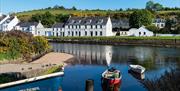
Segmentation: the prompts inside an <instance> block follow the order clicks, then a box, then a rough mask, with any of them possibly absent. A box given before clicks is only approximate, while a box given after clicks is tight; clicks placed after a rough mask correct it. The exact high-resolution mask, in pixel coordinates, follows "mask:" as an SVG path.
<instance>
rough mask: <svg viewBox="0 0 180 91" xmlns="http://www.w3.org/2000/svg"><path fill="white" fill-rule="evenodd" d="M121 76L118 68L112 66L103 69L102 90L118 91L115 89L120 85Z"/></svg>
mask: <svg viewBox="0 0 180 91" xmlns="http://www.w3.org/2000/svg"><path fill="white" fill-rule="evenodd" d="M121 78H122V75H121V73H120V71H119V70H116V69H114V68H111V69H107V70H105V71H104V72H103V73H102V88H103V91H118V90H117V89H118V88H119V87H120V84H121ZM112 89H113V90H112Z"/></svg>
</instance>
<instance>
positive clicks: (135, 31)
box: [129, 26, 154, 37]
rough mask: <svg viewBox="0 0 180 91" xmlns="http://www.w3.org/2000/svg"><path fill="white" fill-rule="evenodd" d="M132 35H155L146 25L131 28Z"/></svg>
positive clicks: (130, 33)
mask: <svg viewBox="0 0 180 91" xmlns="http://www.w3.org/2000/svg"><path fill="white" fill-rule="evenodd" d="M129 35H130V36H144V37H146V36H154V33H153V32H151V31H149V30H147V29H146V28H145V27H144V26H142V27H140V28H139V29H136V28H132V29H130V30H129Z"/></svg>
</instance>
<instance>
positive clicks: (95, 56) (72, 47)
mask: <svg viewBox="0 0 180 91" xmlns="http://www.w3.org/2000/svg"><path fill="white" fill-rule="evenodd" d="M53 48H54V51H56V52H65V53H70V54H73V55H75V56H76V57H77V58H78V59H79V60H78V62H77V64H101V65H106V64H107V62H106V61H108V62H110V61H111V59H112V46H99V45H93V46H91V45H85V46H84V45H78V44H54V45H53Z"/></svg>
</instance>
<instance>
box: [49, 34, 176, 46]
mask: <svg viewBox="0 0 180 91" xmlns="http://www.w3.org/2000/svg"><path fill="white" fill-rule="evenodd" d="M48 39H50V40H49V41H50V42H65V43H84V44H86V43H87V44H110V45H149V46H180V37H179V36H176V37H120V36H113V37H48Z"/></svg>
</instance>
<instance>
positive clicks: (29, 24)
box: [17, 22, 38, 27]
mask: <svg viewBox="0 0 180 91" xmlns="http://www.w3.org/2000/svg"><path fill="white" fill-rule="evenodd" d="M37 25H38V22H20V23H18V24H17V26H20V27H29V26H37Z"/></svg>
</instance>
